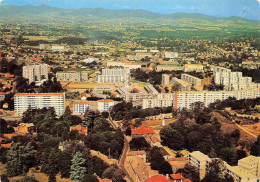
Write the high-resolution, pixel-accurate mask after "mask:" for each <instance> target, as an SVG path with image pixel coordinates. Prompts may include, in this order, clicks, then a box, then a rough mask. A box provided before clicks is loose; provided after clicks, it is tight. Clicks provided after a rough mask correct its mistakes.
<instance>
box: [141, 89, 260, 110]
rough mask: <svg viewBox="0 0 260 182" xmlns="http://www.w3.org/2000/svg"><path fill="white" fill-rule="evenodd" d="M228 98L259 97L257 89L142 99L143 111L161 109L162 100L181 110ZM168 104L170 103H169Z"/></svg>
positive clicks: (168, 95) (179, 94)
mask: <svg viewBox="0 0 260 182" xmlns="http://www.w3.org/2000/svg"><path fill="white" fill-rule="evenodd" d="M229 97H235V98H236V99H237V100H240V99H253V98H257V97H260V90H259V89H247V90H236V91H203V92H195V91H182V92H175V93H167V94H159V95H158V96H157V98H154V99H144V100H143V109H146V108H153V107H161V104H160V103H161V102H163V103H164V102H165V101H164V100H171V102H172V103H173V106H174V109H178V108H180V109H182V108H184V107H186V108H188V109H189V108H190V106H191V104H193V103H195V102H203V103H204V104H205V106H208V105H209V104H211V103H213V102H215V101H217V100H220V101H222V100H225V99H228V98H229ZM169 102H170V101H169Z"/></svg>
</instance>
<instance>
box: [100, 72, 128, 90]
mask: <svg viewBox="0 0 260 182" xmlns="http://www.w3.org/2000/svg"><path fill="white" fill-rule="evenodd" d="M97 78H98V79H97V81H98V82H99V83H123V82H124V83H125V86H126V87H130V72H129V69H125V70H124V69H102V73H101V75H97Z"/></svg>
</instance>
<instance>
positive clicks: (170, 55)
mask: <svg viewBox="0 0 260 182" xmlns="http://www.w3.org/2000/svg"><path fill="white" fill-rule="evenodd" d="M178 56H179V55H178V53H177V52H165V53H164V57H165V58H169V59H173V58H177V57H178Z"/></svg>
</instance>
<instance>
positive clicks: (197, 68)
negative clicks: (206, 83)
mask: <svg viewBox="0 0 260 182" xmlns="http://www.w3.org/2000/svg"><path fill="white" fill-rule="evenodd" d="M190 71H198V72H202V71H203V65H202V64H185V65H184V72H190Z"/></svg>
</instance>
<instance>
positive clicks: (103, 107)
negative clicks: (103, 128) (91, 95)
mask: <svg viewBox="0 0 260 182" xmlns="http://www.w3.org/2000/svg"><path fill="white" fill-rule="evenodd" d="M97 102H98V110H99V112H108V111H109V108H110V107H113V106H114V101H113V100H98V101H97Z"/></svg>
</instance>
